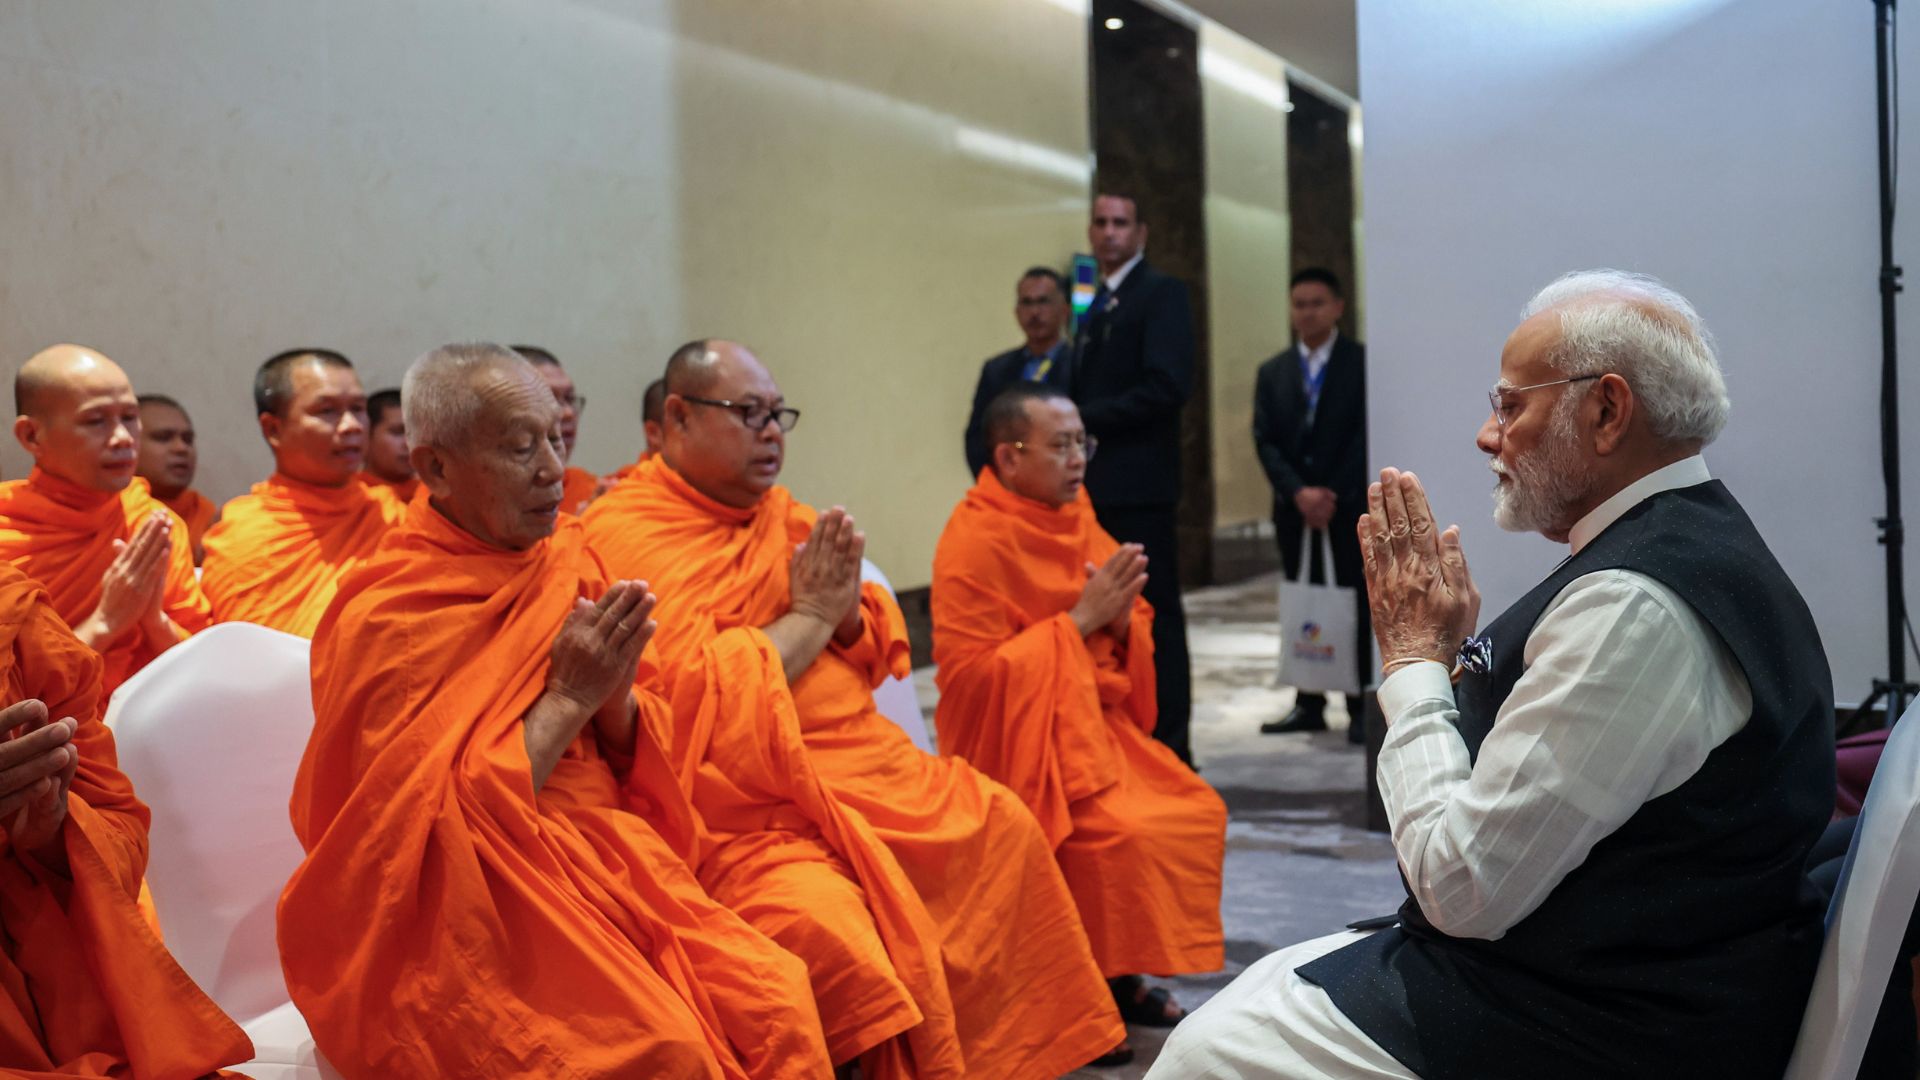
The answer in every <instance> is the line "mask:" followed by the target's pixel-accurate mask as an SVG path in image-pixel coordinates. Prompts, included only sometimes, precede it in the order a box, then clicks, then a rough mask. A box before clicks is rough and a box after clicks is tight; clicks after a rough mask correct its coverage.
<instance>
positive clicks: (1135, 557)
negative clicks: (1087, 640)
mask: <svg viewBox="0 0 1920 1080" xmlns="http://www.w3.org/2000/svg"><path fill="white" fill-rule="evenodd" d="M1146 587H1147V555H1146V549H1145V548H1143V547H1141V546H1140V545H1139V544H1121V545H1120V547H1119V549H1118V550H1116V551H1115V552H1114V553H1113V554H1112V555H1109V556H1108V557H1107V561H1106V563H1105V564H1104V565H1101V566H1097V567H1096V566H1094V565H1093V564H1092V563H1088V564H1087V584H1086V586H1085V587H1084V588H1082V589H1081V590H1080V601H1079V603H1076V604H1074V605H1073V610H1071V611H1069V612H1068V613H1067V614H1069V615H1071V616H1072V617H1073V624H1074V625H1075V626H1077V627H1079V629H1080V636H1081V637H1086V636H1088V635H1089V634H1092V633H1093V632H1094V631H1096V630H1101V629H1107V630H1112V631H1113V632H1114V633H1116V634H1118V633H1121V632H1123V631H1124V630H1125V629H1126V623H1127V619H1128V618H1130V617H1131V616H1132V613H1133V600H1134V598H1135V597H1137V596H1139V595H1140V591H1141V590H1142V589H1145V588H1146Z"/></svg>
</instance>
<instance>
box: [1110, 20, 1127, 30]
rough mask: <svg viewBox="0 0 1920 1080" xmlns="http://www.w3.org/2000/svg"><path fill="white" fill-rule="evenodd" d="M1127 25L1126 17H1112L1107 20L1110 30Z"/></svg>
mask: <svg viewBox="0 0 1920 1080" xmlns="http://www.w3.org/2000/svg"><path fill="white" fill-rule="evenodd" d="M1125 25H1127V20H1125V19H1121V18H1112V19H1108V20H1107V29H1109V30H1118V29H1120V28H1121V27H1123V26H1125Z"/></svg>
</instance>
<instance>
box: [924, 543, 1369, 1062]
mask: <svg viewBox="0 0 1920 1080" xmlns="http://www.w3.org/2000/svg"><path fill="white" fill-rule="evenodd" d="M1274 595H1275V586H1274V579H1273V578H1272V577H1271V576H1268V577H1260V578H1256V579H1254V580H1252V581H1249V582H1246V583H1243V584H1240V585H1233V586H1227V587H1223V588H1218V589H1206V590H1200V591H1197V592H1193V593H1189V594H1188V595H1187V625H1188V634H1189V640H1190V646H1191V649H1192V652H1193V675H1194V694H1193V696H1194V711H1193V748H1194V755H1195V757H1196V759H1197V760H1198V761H1199V764H1200V769H1201V776H1203V777H1204V778H1206V780H1207V781H1208V782H1210V783H1212V784H1213V786H1214V787H1215V788H1216V789H1218V790H1219V792H1220V795H1221V797H1222V798H1224V799H1225V800H1226V803H1227V808H1228V811H1229V813H1230V818H1229V822H1228V825H1227V859H1226V877H1225V893H1224V895H1223V897H1222V900H1221V914H1222V918H1223V921H1224V923H1225V928H1226V937H1227V966H1226V969H1225V970H1223V971H1221V972H1218V973H1216V974H1213V975H1198V976H1188V977H1184V978H1177V979H1167V980H1163V981H1164V982H1165V984H1166V985H1167V986H1169V987H1170V988H1172V990H1173V992H1174V995H1175V997H1177V998H1178V999H1179V1001H1180V1002H1181V1004H1183V1005H1185V1006H1187V1007H1188V1008H1189V1009H1191V1008H1194V1007H1196V1006H1198V1005H1199V1004H1200V1003H1201V1002H1203V1001H1205V1000H1206V999H1207V998H1209V997H1211V996H1213V994H1214V993H1215V992H1216V991H1217V990H1219V989H1220V988H1221V987H1223V986H1225V985H1226V984H1227V983H1228V982H1229V981H1231V980H1232V978H1233V976H1234V975H1236V974H1238V973H1239V972H1240V971H1242V970H1243V969H1245V968H1246V966H1247V965H1248V964H1251V963H1252V962H1253V961H1255V960H1257V959H1259V958H1260V957H1262V956H1264V955H1266V954H1267V953H1268V952H1271V951H1272V950H1273V949H1275V948H1278V947H1280V946H1282V945H1290V944H1293V943H1294V942H1298V941H1304V940H1306V939H1308V938H1312V937H1318V936H1320V935H1322V934H1328V933H1332V932H1334V931H1336V930H1339V929H1340V928H1341V927H1342V926H1344V925H1345V924H1346V923H1348V922H1350V921H1352V920H1354V919H1357V918H1362V917H1365V916H1370V915H1381V914H1385V913H1387V912H1389V911H1392V910H1393V909H1394V908H1395V907H1397V906H1398V905H1399V902H1400V900H1401V899H1402V898H1403V897H1404V894H1403V893H1402V892H1401V887H1400V879H1399V876H1398V874H1397V873H1396V872H1395V870H1394V862H1393V850H1392V848H1391V846H1390V845H1389V844H1388V842H1387V839H1386V837H1385V836H1383V835H1380V834H1378V833H1370V832H1366V831H1365V830H1364V829H1363V828H1362V823H1363V821H1364V812H1363V804H1362V798H1363V795H1364V793H1365V790H1366V783H1365V774H1364V772H1363V770H1364V767H1365V758H1364V757H1363V755H1362V754H1361V751H1360V748H1359V747H1356V746H1351V745H1349V744H1348V743H1347V741H1346V733H1345V731H1344V730H1343V729H1344V726H1345V721H1346V715H1345V713H1344V712H1342V711H1340V710H1339V707H1338V705H1335V706H1334V708H1332V709H1330V710H1329V714H1328V719H1329V721H1331V722H1332V723H1333V726H1334V728H1335V730H1333V731H1331V732H1326V733H1323V734H1316V735H1261V734H1260V733H1259V727H1260V724H1261V722H1262V721H1265V720H1271V719H1273V718H1275V717H1278V716H1282V715H1284V714H1285V713H1286V711H1287V710H1288V709H1289V708H1291V707H1292V705H1293V692H1292V691H1291V690H1283V689H1279V688H1276V687H1274V686H1273V685H1272V683H1273V669H1274V657H1276V656H1277V655H1278V653H1279V648H1280V643H1279V635H1278V632H1277V630H1276V628H1275V623H1274ZM916 682H917V683H918V685H919V689H920V692H921V701H922V704H923V705H924V706H925V707H926V711H927V716H928V719H929V723H931V720H932V715H933V710H932V703H933V701H934V691H933V672H932V670H931V669H926V670H923V671H920V672H917V673H916ZM1130 1036H1131V1040H1132V1042H1133V1045H1134V1047H1135V1049H1136V1050H1137V1051H1138V1052H1139V1054H1138V1057H1137V1058H1136V1060H1135V1061H1134V1063H1133V1064H1132V1065H1130V1066H1127V1067H1125V1068H1116V1069H1082V1070H1080V1071H1078V1072H1075V1073H1073V1074H1072V1076H1073V1077H1074V1078H1075V1080H1080V1078H1086V1080H1094V1078H1105V1080H1124V1078H1132V1077H1139V1076H1144V1075H1145V1074H1146V1069H1147V1066H1148V1065H1150V1064H1151V1063H1152V1061H1153V1056H1154V1053H1155V1051H1157V1050H1158V1049H1159V1047H1160V1045H1161V1043H1162V1042H1163V1040H1164V1037H1165V1032H1162V1031H1154V1030H1150V1029H1145V1028H1135V1029H1133V1030H1132V1031H1131V1033H1130Z"/></svg>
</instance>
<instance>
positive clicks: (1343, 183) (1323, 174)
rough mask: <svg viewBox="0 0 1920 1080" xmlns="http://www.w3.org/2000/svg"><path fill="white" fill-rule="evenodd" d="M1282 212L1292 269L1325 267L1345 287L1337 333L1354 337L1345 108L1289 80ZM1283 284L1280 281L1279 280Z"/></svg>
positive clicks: (1350, 162)
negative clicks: (1290, 106)
mask: <svg viewBox="0 0 1920 1080" xmlns="http://www.w3.org/2000/svg"><path fill="white" fill-rule="evenodd" d="M1287 93H1288V99H1289V100H1291V101H1292V102H1293V112H1291V113H1289V114H1287V215H1288V217H1289V218H1290V219H1291V223H1292V227H1293V243H1292V247H1293V253H1292V254H1293V272H1298V271H1300V270H1302V269H1304V268H1306V267H1309V266H1324V267H1326V268H1327V269H1329V270H1331V271H1333V272H1334V273H1335V274H1338V275H1339V277H1340V281H1341V283H1342V284H1343V285H1344V286H1345V287H1346V293H1347V313H1346V315H1345V317H1343V318H1342V319H1341V320H1340V333H1342V334H1344V335H1346V336H1348V337H1353V336H1355V333H1354V312H1355V310H1356V308H1357V307H1358V305H1357V304H1355V303H1354V280H1353V144H1352V143H1351V142H1350V141H1349V140H1348V138H1347V120H1348V117H1347V109H1346V106H1344V105H1339V104H1336V103H1334V102H1332V101H1329V100H1328V99H1326V98H1324V97H1321V96H1320V95H1319V94H1317V93H1315V92H1314V91H1313V90H1311V89H1309V88H1307V87H1306V86H1305V85H1303V84H1301V83H1298V82H1294V81H1291V80H1289V82H1288V86H1287ZM1282 284H1284V282H1283V283H1282Z"/></svg>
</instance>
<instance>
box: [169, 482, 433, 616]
mask: <svg viewBox="0 0 1920 1080" xmlns="http://www.w3.org/2000/svg"><path fill="white" fill-rule="evenodd" d="M406 509H407V508H406V506H405V505H404V504H402V503H401V502H400V501H399V500H398V499H396V498H395V497H394V494H393V489H392V488H390V487H386V486H384V485H375V484H368V483H363V482H362V481H361V480H360V479H358V478H357V477H356V478H355V479H353V480H350V481H348V482H347V483H346V485H345V486H343V487H337V488H326V487H316V486H314V485H312V484H307V483H302V482H301V481H298V480H294V479H291V478H289V477H287V476H285V475H282V474H281V473H277V472H276V473H274V474H273V475H272V476H270V477H268V478H267V479H265V480H262V481H261V482H260V483H258V484H255V485H253V490H252V491H251V492H249V493H247V494H245V495H242V496H240V497H239V498H237V499H234V500H233V501H232V502H229V503H227V505H226V508H225V509H224V510H222V511H221V514H220V524H218V525H215V526H214V527H213V531H212V532H210V533H208V534H207V561H206V569H205V571H204V572H203V573H202V575H201V578H200V587H201V589H203V590H205V592H206V594H207V602H208V603H210V604H212V605H213V619H214V621H215V622H250V623H258V624H259V625H261V626H268V627H272V628H273V629H275V630H284V631H286V632H287V633H289V634H298V635H299V636H301V637H304V638H310V637H312V636H313V628H314V627H316V626H319V625H320V616H321V615H322V614H324V613H325V612H326V610H327V605H328V604H331V603H332V602H333V593H334V590H335V589H337V588H338V587H339V585H340V581H341V579H342V578H344V577H346V576H347V572H348V571H350V570H352V569H353V568H354V567H356V566H359V565H360V564H361V563H363V562H365V561H366V560H367V559H368V557H370V556H371V555H372V554H373V549H374V548H376V547H378V546H380V541H381V540H382V539H384V538H385V537H386V535H387V532H388V531H389V530H390V529H392V528H393V527H394V526H396V525H398V524H400V521H401V519H402V518H404V517H405V516H406Z"/></svg>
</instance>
